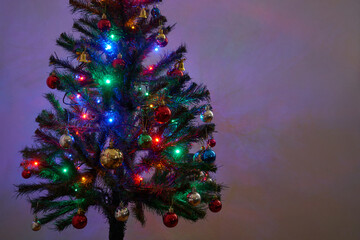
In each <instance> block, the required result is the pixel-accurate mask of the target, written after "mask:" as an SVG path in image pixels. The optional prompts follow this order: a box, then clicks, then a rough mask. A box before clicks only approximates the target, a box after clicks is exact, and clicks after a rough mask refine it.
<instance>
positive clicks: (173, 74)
mask: <svg viewBox="0 0 360 240" xmlns="http://www.w3.org/2000/svg"><path fill="white" fill-rule="evenodd" d="M168 75H169V76H171V77H182V76H184V72H183V71H180V70H179V69H177V68H175V69H173V70H171V71H170V72H168Z"/></svg>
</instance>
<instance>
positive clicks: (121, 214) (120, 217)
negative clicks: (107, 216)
mask: <svg viewBox="0 0 360 240" xmlns="http://www.w3.org/2000/svg"><path fill="white" fill-rule="evenodd" d="M129 215H130V212H129V209H127V208H126V207H122V206H119V207H118V208H117V209H116V211H115V219H116V220H117V221H119V222H125V221H127V220H128V218H129Z"/></svg>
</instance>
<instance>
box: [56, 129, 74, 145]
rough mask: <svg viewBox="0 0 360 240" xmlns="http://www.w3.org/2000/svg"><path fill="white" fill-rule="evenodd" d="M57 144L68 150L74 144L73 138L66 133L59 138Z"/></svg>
mask: <svg viewBox="0 0 360 240" xmlns="http://www.w3.org/2000/svg"><path fill="white" fill-rule="evenodd" d="M59 143H60V146H61V147H63V148H65V149H68V148H70V147H71V145H72V144H73V143H74V137H73V136H71V135H70V134H69V133H66V134H64V135H62V136H61V137H60V141H59Z"/></svg>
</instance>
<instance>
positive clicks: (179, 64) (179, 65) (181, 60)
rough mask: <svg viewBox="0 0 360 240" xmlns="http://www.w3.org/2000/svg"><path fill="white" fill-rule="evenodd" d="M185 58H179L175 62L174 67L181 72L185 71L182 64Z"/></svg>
mask: <svg viewBox="0 0 360 240" xmlns="http://www.w3.org/2000/svg"><path fill="white" fill-rule="evenodd" d="M185 60H186V59H185V58H183V59H180V60H179V61H178V62H177V64H176V65H175V68H176V69H179V70H180V71H182V72H184V71H185V64H184V61H185Z"/></svg>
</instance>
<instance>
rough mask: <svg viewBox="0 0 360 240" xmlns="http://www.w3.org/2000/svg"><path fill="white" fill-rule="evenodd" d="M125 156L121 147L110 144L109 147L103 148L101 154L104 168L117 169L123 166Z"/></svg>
mask: <svg viewBox="0 0 360 240" xmlns="http://www.w3.org/2000/svg"><path fill="white" fill-rule="evenodd" d="M123 160H124V156H123V154H122V152H120V150H119V149H115V148H113V146H112V144H110V146H109V148H107V149H105V150H103V151H102V152H101V155H100V162H101V165H103V166H104V168H108V169H115V168H118V167H120V166H121V164H122V162H123Z"/></svg>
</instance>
